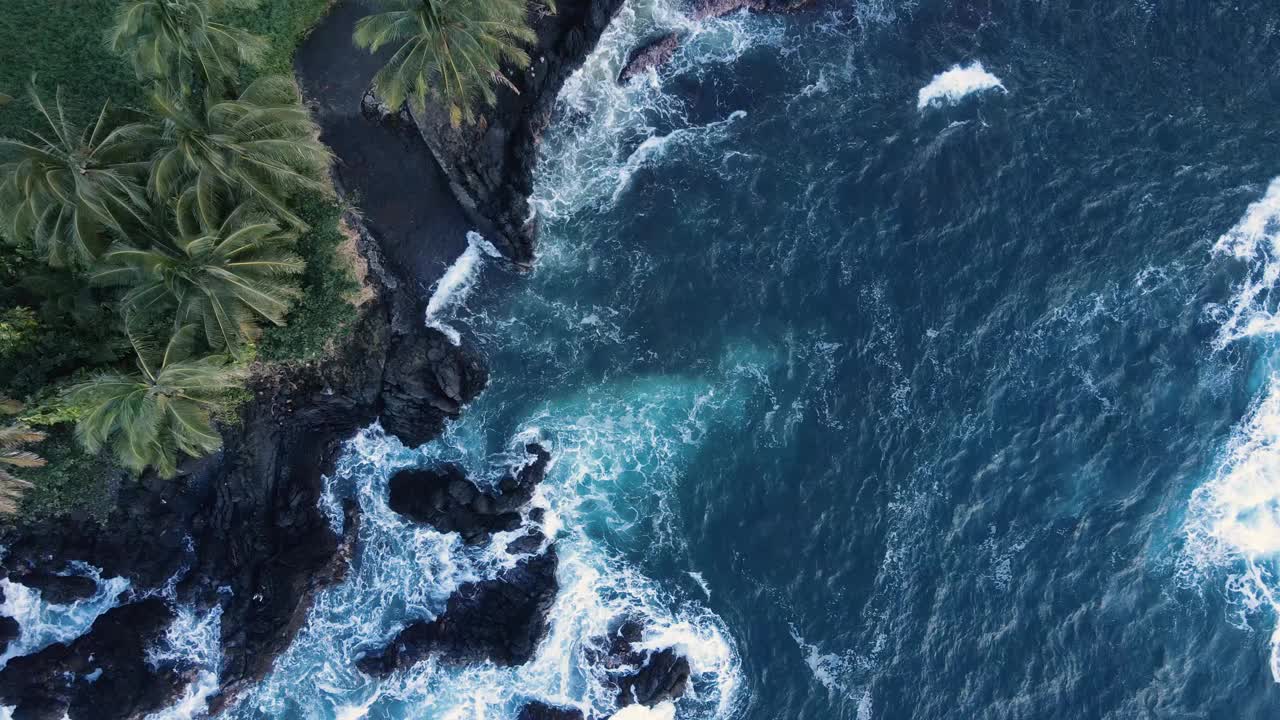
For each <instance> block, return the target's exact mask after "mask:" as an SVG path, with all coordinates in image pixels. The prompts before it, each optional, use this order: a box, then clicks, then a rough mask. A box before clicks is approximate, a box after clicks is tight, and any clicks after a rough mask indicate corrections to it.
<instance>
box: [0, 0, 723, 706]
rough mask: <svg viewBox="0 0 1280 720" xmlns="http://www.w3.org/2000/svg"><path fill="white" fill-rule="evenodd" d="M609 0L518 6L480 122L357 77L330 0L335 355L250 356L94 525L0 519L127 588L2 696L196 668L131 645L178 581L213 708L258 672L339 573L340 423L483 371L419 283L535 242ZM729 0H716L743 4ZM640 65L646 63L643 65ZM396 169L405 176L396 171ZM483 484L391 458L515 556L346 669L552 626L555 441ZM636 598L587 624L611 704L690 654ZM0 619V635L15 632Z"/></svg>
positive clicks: (414, 428) (180, 680) (307, 73)
mask: <svg viewBox="0 0 1280 720" xmlns="http://www.w3.org/2000/svg"><path fill="white" fill-rule="evenodd" d="M620 5H621V0H576V1H570V2H565V1H564V0H562V1H561V2H559V3H558V11H557V13H556V14H554V15H552V14H542V13H539V14H537V15H536V17H534V27H535V29H536V32H537V37H538V43H537V48H536V49H535V52H533V53H531V54H532V57H533V59H534V61H533V63H532V64H531V66H530V68H529V69H528V70H527V71H525V72H521V73H514V74H513V84H512V87H511V88H509V89H503V90H502V91H501V92H500V93H499V98H500V99H499V104H498V107H497V108H495V109H494V110H493V111H492V112H489V113H486V114H485V117H484V119H483V120H482V121H481V122H479V123H477V124H476V125H474V126H464V127H462V128H452V127H451V126H450V125H449V122H448V118H447V114H446V113H445V112H444V111H442V110H439V109H435V108H428V111H427V113H425V114H424V115H422V116H417V117H412V116H409V115H408V113H407V112H399V113H393V112H390V111H388V109H387V108H386V107H385V106H382V105H380V104H379V103H378V101H377V100H376V98H374V97H372V96H371V95H369V94H368V93H367V92H366V89H367V86H368V82H369V78H370V77H371V75H372V73H373V72H374V70H375V69H376V67H377V59H376V58H370V57H368V56H365V55H363V54H362V53H360V52H359V51H357V50H356V49H355V48H353V47H350V43H349V41H348V40H347V38H349V37H350V29H351V27H352V25H353V24H354V22H355V19H357V18H358V17H359V13H360V11H359V9H358V8H357V7H356V4H355V3H354V2H345V3H340V4H338V5H337V6H336V7H335V8H334V9H333V11H332V13H331V15H330V16H329V17H328V18H327V19H326V20H325V21H324V22H323V23H322V24H321V25H320V27H318V28H317V29H316V31H315V33H314V34H313V36H312V37H311V39H310V40H309V41H308V42H307V43H306V44H304V46H303V47H302V48H301V49H300V51H299V54H298V58H297V68H296V69H297V73H298V77H299V80H300V82H301V84H302V87H303V90H304V94H305V95H306V96H307V98H308V101H309V102H310V103H311V104H312V107H313V109H314V112H315V113H316V115H317V119H318V120H319V122H320V124H321V127H322V130H323V135H322V139H323V140H324V141H325V142H326V143H328V144H329V145H330V146H331V147H332V148H333V149H334V151H335V155H336V157H337V163H336V165H335V168H334V173H333V177H334V181H335V185H336V186H337V188H338V189H339V192H340V193H342V194H344V195H346V196H348V197H351V198H353V199H355V200H356V201H357V202H358V203H359V204H360V206H361V210H362V212H361V213H360V214H359V215H357V214H355V213H350V214H349V215H348V216H347V217H346V219H345V220H346V222H347V224H348V226H349V228H350V229H351V231H352V232H353V233H354V234H355V236H356V240H357V245H358V248H359V250H360V253H361V255H362V256H363V260H364V261H365V263H366V264H367V266H368V269H369V272H368V276H367V281H368V283H369V284H370V285H371V286H372V289H373V291H374V297H373V299H372V300H371V301H369V302H367V303H366V304H365V305H364V307H363V308H362V312H361V315H360V318H359V320H358V322H357V324H356V326H355V327H354V329H353V331H352V334H351V337H350V338H349V340H348V342H347V343H345V344H344V346H343V347H341V348H339V349H338V350H337V351H336V352H335V353H334V354H333V356H332V357H330V358H328V359H326V360H323V361H320V362H314V363H309V364H306V365H300V366H296V367H289V368H275V369H272V370H270V371H263V372H260V373H259V374H258V375H257V376H256V378H255V379H254V381H253V383H252V385H251V390H252V393H253V399H252V400H251V401H250V402H249V403H248V404H247V405H246V406H245V407H244V408H243V411H242V415H241V419H240V423H239V424H238V425H236V426H233V427H226V428H224V429H223V432H224V446H223V449H222V450H221V451H220V452H219V453H217V454H216V455H214V456H212V457H209V458H205V459H202V460H198V461H192V462H188V463H187V464H186V465H185V466H184V468H183V472H182V474H181V475H180V477H179V478H177V479H176V480H173V481H164V480H161V479H159V478H157V477H154V476H150V475H148V476H146V477H144V478H142V480H141V481H140V482H134V481H131V480H127V479H122V480H121V482H120V487H119V491H118V501H117V503H116V506H115V507H114V508H113V509H112V510H111V512H110V514H109V517H108V519H107V521H106V522H105V524H102V525H99V524H98V523H97V522H95V521H93V520H91V519H89V518H78V517H72V518H63V519H59V520H58V521H56V522H49V523H47V524H44V525H40V526H36V527H25V528H23V529H21V530H19V531H8V532H7V533H6V534H5V535H4V536H3V537H0V544H2V545H3V546H4V548H5V552H4V554H3V560H2V561H0V573H3V574H4V576H6V577H7V578H8V581H9V582H10V583H17V584H20V585H22V586H24V587H26V588H30V589H32V590H35V591H38V592H39V593H40V596H41V598H42V600H43V601H44V602H47V603H54V604H70V603H73V602H76V601H79V600H83V599H84V598H87V597H89V596H91V595H93V594H94V593H95V592H97V591H98V583H97V582H96V580H95V579H94V578H91V577H87V576H85V575H84V574H83V573H82V570H83V568H84V567H85V566H86V565H87V566H93V567H95V568H98V569H99V570H100V573H101V577H104V578H107V577H119V578H125V579H127V581H128V588H127V589H126V590H124V591H123V592H122V594H121V595H120V596H119V597H118V598H115V606H114V607H112V608H111V609H108V610H106V611H105V612H103V613H102V614H101V615H99V616H98V617H97V618H96V619H95V620H94V621H93V623H92V625H91V626H90V627H89V629H88V630H87V631H86V632H84V633H83V634H82V635H80V636H79V637H76V638H72V639H69V640H67V641H64V642H53V643H52V644H49V645H47V646H46V647H44V648H41V649H38V650H37V651H35V652H32V653H29V654H25V655H22V656H20V657H14V658H12V659H10V660H9V661H8V663H7V665H6V666H5V667H4V668H3V670H0V704H2V705H6V706H10V707H12V708H13V711H12V717H13V718H15V719H27V718H39V719H45V718H48V719H50V720H57V719H58V718H62V717H64V716H67V717H69V718H71V719H72V720H81V719H88V718H93V719H95V720H97V719H99V718H137V717H143V716H146V715H147V714H149V713H152V712H155V711H157V710H160V709H162V708H164V707H166V706H167V705H169V704H171V703H172V702H173V701H174V699H175V698H176V697H177V695H178V694H179V693H180V692H181V691H182V690H183V688H184V687H186V686H187V685H188V684H190V683H191V682H192V681H193V679H194V672H195V671H194V669H193V668H190V667H185V666H184V665H183V663H181V662H172V661H164V662H155V661H154V660H153V659H152V658H151V657H150V655H149V650H150V649H151V648H152V647H154V646H155V645H156V644H157V643H158V642H159V641H160V639H161V638H162V637H163V635H164V634H165V632H166V631H167V629H168V628H169V625H170V624H171V623H172V622H173V621H174V617H175V605H176V604H178V603H181V604H184V605H192V606H195V607H202V608H212V607H215V606H216V607H220V608H221V617H222V622H221V628H222V630H221V650H222V657H223V660H222V662H221V667H220V672H219V689H218V691H217V692H216V694H215V695H214V696H213V697H212V699H211V701H210V703H209V712H210V713H211V714H217V713H218V712H220V711H221V710H223V709H225V708H227V707H228V706H229V705H230V704H231V703H233V702H234V701H235V700H236V699H237V697H239V696H240V695H241V694H242V692H243V690H245V689H246V688H248V687H250V686H252V685H253V684H254V683H256V682H258V681H259V680H260V679H262V678H263V677H264V676H265V675H266V674H267V673H268V672H269V671H270V669H271V667H272V664H273V662H274V660H275V658H276V657H277V655H279V653H280V652H281V651H282V650H284V649H285V648H286V647H288V645H289V644H290V642H291V640H292V639H293V637H294V636H295V634H296V633H297V631H298V630H299V628H300V627H301V626H302V625H303V624H304V623H305V622H306V618H307V614H308V611H309V609H310V606H311V600H312V598H313V597H314V595H315V593H316V592H317V591H319V590H320V589H322V588H324V587H326V586H329V585H331V584H333V583H335V582H338V581H340V580H341V579H342V578H343V576H344V574H345V572H346V567H347V563H348V562H349V561H350V559H351V557H352V556H353V553H354V548H353V544H354V543H355V542H356V537H357V534H358V528H359V511H358V509H357V508H356V507H355V505H354V504H353V503H348V504H347V506H346V507H345V508H344V511H345V515H346V522H345V523H344V528H345V531H344V532H343V533H342V534H341V535H339V534H336V533H334V532H333V531H332V530H331V528H330V524H329V522H328V520H327V518H326V517H325V516H324V513H323V512H322V510H321V508H320V506H319V500H320V497H321V494H322V479H323V477H324V476H325V475H326V474H327V473H329V472H332V470H333V464H334V461H335V458H336V456H337V453H338V452H339V449H340V447H341V445H342V443H343V442H344V441H345V440H346V439H347V438H349V437H350V436H351V435H352V434H353V433H355V432H356V431H357V430H359V429H360V428H362V427H364V426H366V425H368V424H370V423H372V422H374V421H375V420H378V421H380V422H381V425H382V427H383V428H384V429H385V430H386V431H387V433H389V434H390V435H393V436H395V437H396V438H398V439H399V440H401V441H402V442H403V443H404V444H405V445H406V446H411V447H412V446H417V445H420V444H422V443H425V442H427V441H429V440H431V439H433V438H435V437H436V436H438V435H439V434H440V433H441V431H442V430H443V428H444V426H445V424H446V423H447V422H448V421H450V420H451V419H454V418H457V417H458V416H459V415H460V414H461V413H462V412H463V410H464V408H465V406H466V405H467V403H468V402H470V401H471V400H473V399H474V398H475V397H476V396H477V395H478V394H479V393H480V392H481V391H482V390H483V389H484V387H485V385H486V383H487V380H488V374H487V370H486V367H485V363H484V359H483V358H482V357H481V356H480V355H479V354H478V352H477V351H476V350H475V349H474V348H472V347H471V346H469V345H468V344H467V343H466V342H463V343H462V344H460V345H455V344H453V343H452V342H450V340H449V338H448V337H446V336H445V335H444V334H443V333H441V332H439V331H438V330H436V329H433V328H430V327H426V326H425V325H424V323H423V321H422V318H423V317H424V310H425V304H426V301H427V298H428V296H429V288H430V286H431V284H432V283H433V282H434V281H435V280H436V279H437V278H438V277H439V276H440V274H441V272H442V271H443V269H444V268H445V266H446V265H447V264H448V262H449V261H450V260H451V259H452V258H453V257H454V256H456V255H457V252H458V250H459V249H460V247H462V239H463V237H464V235H465V232H466V230H468V229H471V228H475V229H477V230H478V231H479V232H480V233H481V234H482V235H484V236H485V237H486V238H489V239H490V240H491V241H492V242H493V244H494V245H495V246H496V247H497V248H498V249H499V250H500V251H501V253H502V255H503V257H504V258H505V259H506V260H507V261H508V262H510V263H512V264H513V265H514V266H516V267H518V268H528V267H530V266H531V264H532V262H533V259H534V241H535V237H536V226H535V224H534V221H533V220H532V214H531V213H530V211H529V205H528V196H529V194H530V193H531V191H532V174H533V170H534V165H535V162H536V156H537V142H538V137H539V135H540V133H541V132H542V130H543V129H544V128H545V127H546V125H547V123H548V122H549V120H550V116H551V110H552V107H553V105H554V102H555V98H556V94H557V92H558V90H559V88H560V86H561V85H562V84H563V83H564V81H565V80H566V78H567V77H568V76H569V75H570V74H571V73H572V72H573V71H574V70H575V69H576V68H577V67H578V66H579V65H580V64H581V62H582V60H583V59H584V58H585V56H586V54H587V53H588V52H590V50H591V49H592V47H593V46H594V44H595V43H596V41H597V40H598V38H599V37H600V35H601V33H602V32H603V31H604V29H605V28H606V26H607V25H608V23H609V21H610V19H611V18H612V16H613V14H614V13H615V12H616V11H617V10H618V8H619V7H620ZM737 7H738V6H735V7H734V8H730V9H737ZM673 51H674V45H672V44H671V42H670V41H660V42H659V44H658V45H657V46H654V47H653V48H650V49H649V50H648V51H646V52H642V53H640V54H639V55H637V58H638V59H637V60H636V61H635V62H633V63H632V65H633V66H635V67H629V68H628V70H624V76H626V75H627V73H628V71H630V72H631V73H633V74H634V73H635V72H641V71H643V70H645V69H647V68H649V67H656V66H657V65H659V64H660V63H661V62H662V60H663V55H664V54H665V55H666V57H669V56H670V53H671V52H673ZM641 66H643V67H641ZM406 187H412V188H414V192H412V193H406V192H405V191H404V189H405V188H406ZM526 453H527V456H528V461H527V462H526V463H524V464H522V465H520V466H518V467H512V468H510V469H509V471H508V473H507V475H506V476H505V478H504V479H503V480H502V482H500V483H499V485H498V487H497V488H496V489H495V490H486V489H482V488H480V487H478V486H477V485H476V484H475V483H473V482H472V481H471V479H469V478H468V477H467V476H466V474H465V473H464V471H462V470H461V468H458V467H455V466H440V467H427V468H420V469H412V470H406V471H402V472H400V473H399V474H398V475H397V476H396V477H395V478H394V479H393V480H392V483H391V496H390V503H391V506H392V508H393V509H394V510H396V511H397V512H399V513H401V514H403V515H404V516H405V517H407V518H409V519H411V520H413V521H414V522H415V523H421V524H423V525H425V526H430V527H432V528H434V529H436V530H437V531H439V532H446V533H458V534H459V535H460V536H461V537H462V538H463V540H464V541H465V542H467V543H480V542H486V541H487V540H488V539H489V538H490V537H491V536H492V534H493V533H495V532H505V531H511V530H518V529H519V528H522V527H523V528H525V532H524V533H523V534H522V535H520V536H519V537H518V538H517V539H516V540H514V541H512V542H511V543H510V544H509V545H508V552H510V553H512V554H518V555H520V556H521V559H520V561H519V562H518V564H517V565H516V566H515V567H514V568H511V569H509V570H506V571H504V572H502V573H500V574H499V575H498V576H496V577H494V578H491V579H486V580H480V581H474V582H468V583H465V584H463V585H462V586H461V587H460V588H459V589H458V590H457V591H456V592H455V593H454V595H453V596H452V597H451V598H450V599H449V601H448V604H447V607H446V609H445V610H444V612H442V613H441V614H440V615H439V616H438V617H435V618H434V619H432V620H430V621H429V622H427V621H419V622H415V623H412V624H410V625H409V626H407V627H405V628H404V629H403V631H401V632H400V633H399V635H398V636H396V637H395V638H394V639H393V640H392V642H391V643H390V644H388V645H386V646H385V647H371V648H369V650H368V652H367V653H366V655H365V656H364V658H363V659H362V660H360V662H359V670H360V671H362V672H364V673H367V674H370V675H375V676H378V675H385V674H387V673H391V672H395V671H397V670H399V669H403V668H405V667H407V666H410V665H412V664H414V663H417V662H419V661H421V660H423V659H424V658H426V657H427V656H429V655H432V654H435V655H437V656H438V657H440V658H441V659H442V660H443V661H445V662H449V663H479V662H493V663H497V664H500V665H502V664H505V665H516V664H521V663H523V662H526V661H527V660H528V659H529V658H530V656H531V655H532V654H533V652H534V650H535V649H536V647H537V645H538V643H539V641H540V640H541V639H542V637H543V635H544V634H545V633H546V630H547V622H546V614H547V611H548V608H549V607H550V605H551V604H552V602H553V601H554V599H555V597H556V592H557V589H558V584H557V579H556V568H557V562H558V560H557V553H556V547H555V542H554V538H553V537H548V536H547V534H546V533H544V531H543V530H544V528H543V526H542V521H543V516H542V510H541V509H538V508H531V507H529V501H530V499H531V497H532V495H533V492H534V489H535V487H536V486H537V484H538V483H539V482H541V480H542V478H543V476H544V474H545V472H546V468H547V466H548V464H549V463H551V462H553V458H552V457H551V455H550V453H548V451H547V450H545V449H544V448H542V447H541V446H539V445H536V444H530V445H528V446H527V447H526ZM642 631H643V627H642V625H641V624H640V622H639V621H638V620H627V621H624V622H620V623H618V624H617V626H616V627H615V628H613V629H612V630H611V631H610V633H609V635H608V636H607V637H600V638H597V640H596V642H595V647H594V649H593V650H592V652H593V657H594V658H595V662H597V663H598V664H599V665H600V666H601V667H603V668H607V669H608V670H609V671H610V672H611V673H612V675H613V676H615V677H616V690H617V699H618V700H617V701H618V705H619V706H620V707H623V706H627V705H631V704H637V703H638V704H642V705H650V706H652V705H657V704H659V703H663V702H667V701H670V700H674V699H676V698H678V697H680V696H681V694H682V693H683V692H684V691H685V687H686V684H687V681H688V678H689V672H690V671H689V663H688V661H687V660H685V659H684V658H682V657H681V656H679V655H678V654H677V653H676V652H674V651H672V650H670V649H664V650H660V651H653V650H641V649H638V648H636V647H635V645H636V643H637V642H638V640H639V638H640V635H641V633H642ZM20 632H21V630H20V627H19V625H18V623H17V622H16V621H15V620H14V619H13V618H8V617H3V618H0V643H3V644H4V645H5V646H7V645H8V644H9V643H10V642H12V641H14V640H16V639H17V638H18V637H19V635H20ZM520 717H521V718H527V719H529V720H533V719H535V718H544V719H546V718H583V714H582V712H581V711H580V710H577V709H572V708H559V707H553V706H550V705H544V704H541V703H530V704H528V705H526V706H525V707H524V709H523V710H522V711H521V715H520Z"/></svg>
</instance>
